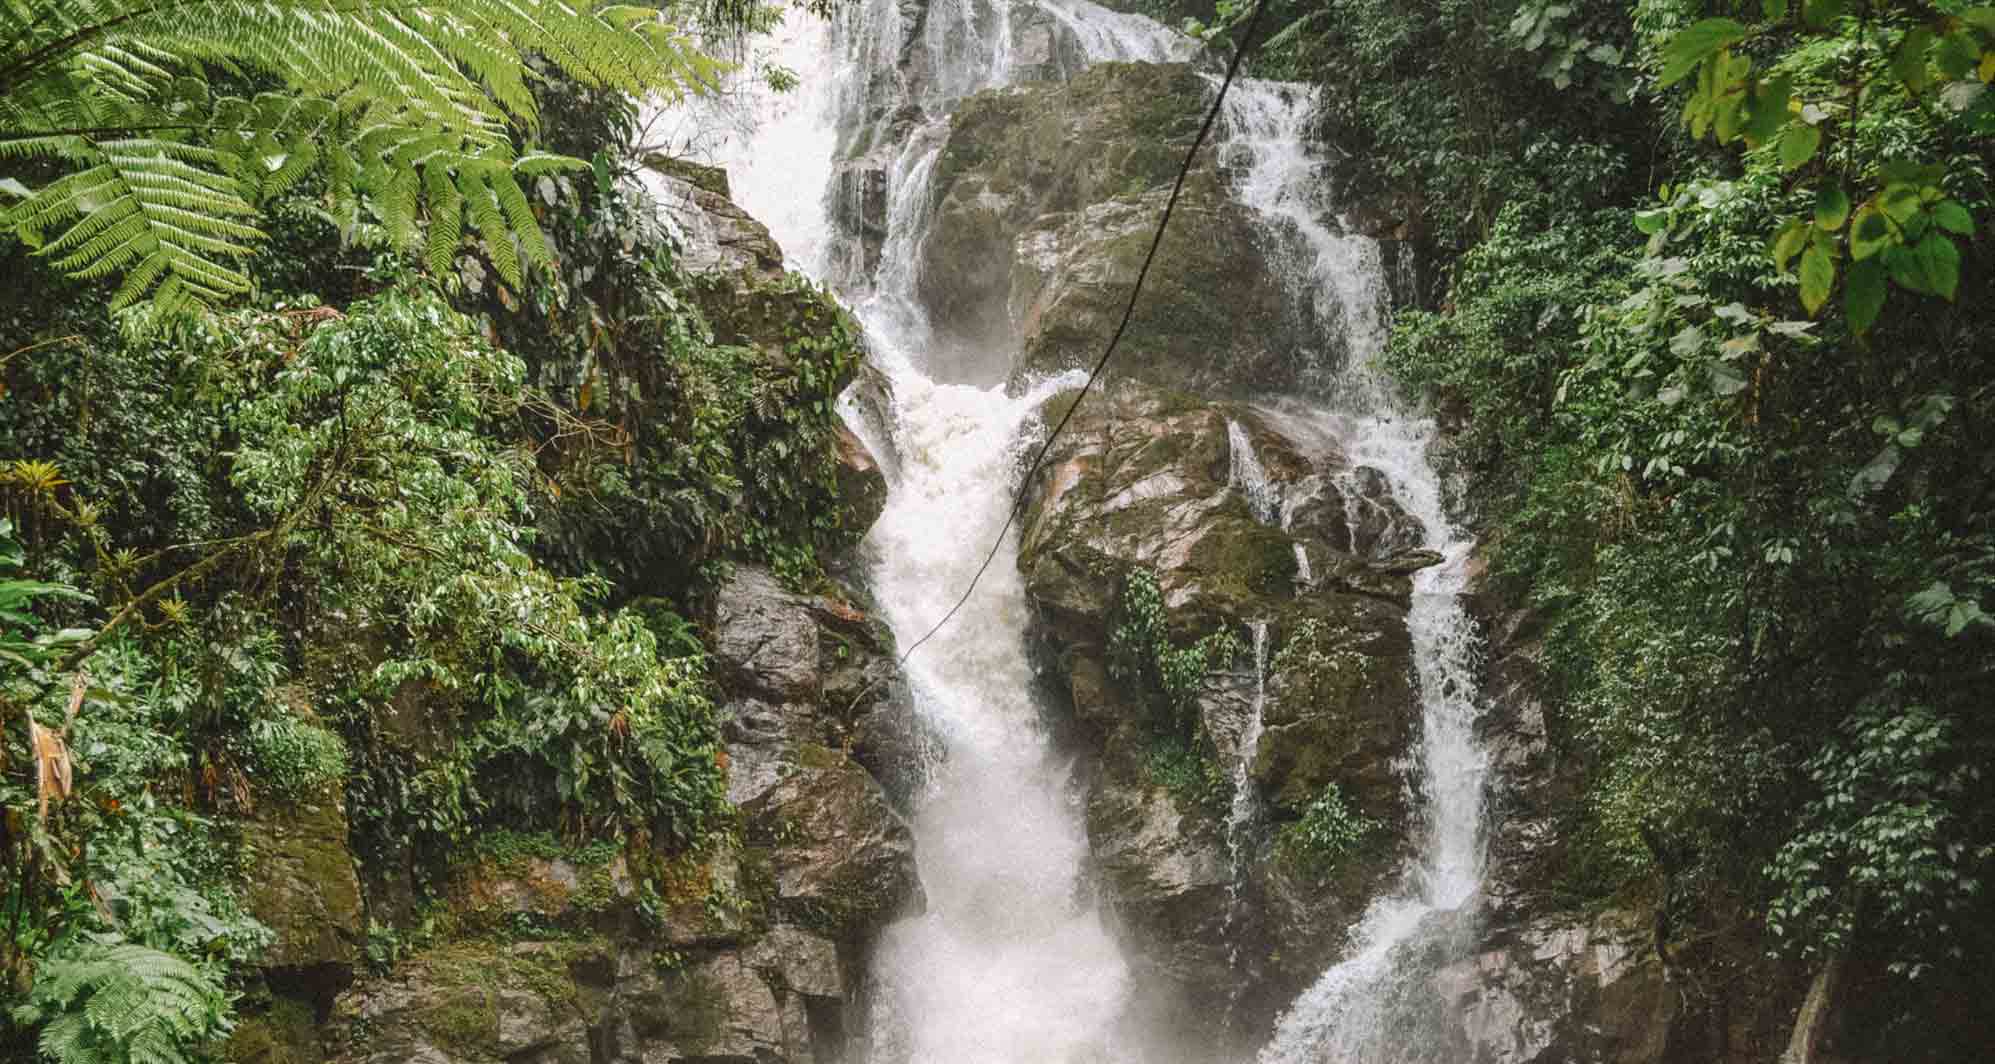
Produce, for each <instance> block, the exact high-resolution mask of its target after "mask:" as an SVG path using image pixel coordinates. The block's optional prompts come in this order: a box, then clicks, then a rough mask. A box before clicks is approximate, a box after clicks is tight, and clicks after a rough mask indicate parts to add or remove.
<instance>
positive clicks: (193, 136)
mask: <svg viewBox="0 0 1995 1064" xmlns="http://www.w3.org/2000/svg"><path fill="white" fill-rule="evenodd" d="M527 53H539V54H541V55H544V56H546V57H547V58H548V59H550V60H551V61H552V62H554V63H556V64H557V65H559V66H560V67H561V68H562V69H563V71H564V72H565V73H566V74H567V75H568V76H569V77H571V78H574V79H576V80H578V81H581V82H583V83H585V84H588V85H591V86H596V87H602V88H608V89H614V90H618V91H625V92H631V93H650V92H665V93H673V92H680V91H685V90H687V89H694V88H697V87H699V86H701V85H704V84H706V83H709V82H710V81H711V80H712V76H713V74H714V73H715V69H714V64H713V62H712V61H711V60H708V59H706V58H705V57H704V56H702V55H701V54H700V53H699V52H698V51H697V49H696V48H695V47H694V46H693V44H692V43H691V41H690V40H689V39H688V38H687V37H685V36H684V35H683V34H681V33H679V32H678V31H676V30H675V29H673V28H672V27H670V26H669V25H667V24H666V23H665V22H664V21H662V19H661V17H660V16H659V13H658V10H657V9H656V8H647V7H640V6H635V5H609V6H601V7H598V6H594V5H592V4H591V3H589V2H588V0H0V163H4V162H6V161H7V160H10V159H13V160H21V159H42V160H52V161H54V162H56V163H58V164H59V165H60V166H61V167H62V168H63V170H64V171H65V172H64V173H63V174H62V175H61V176H59V177H57V178H55V179H54V180H51V181H49V182H47V183H46V184H43V185H42V186H41V187H39V188H36V189H33V190H28V191H27V194H26V195H25V196H21V197H19V199H18V201H17V202H15V203H13V204H11V205H10V206H8V207H7V208H6V209H5V210H4V213H0V223H4V224H6V225H7V226H9V227H11V228H12V229H14V230H15V231H16V232H17V233H18V234H20V235H21V236H22V237H23V238H24V239H25V240H27V241H28V242H29V243H30V244H32V245H34V246H35V247H36V248H37V250H38V253H39V254H41V255H42V256H44V257H45V258H46V259H48V260H49V261H50V263H51V265H52V266H53V267H54V268H56V269H58V270H62V271H64V272H67V273H70V274H73V275H76V276H81V277H101V276H107V275H113V274H121V275H123V276H124V277H125V284H124V286H123V288H122V289H121V290H120V292H119V295H118V299H119V302H120V303H123V302H129V301H130V300H132V299H136V298H141V297H144V296H146V295H148V294H150V295H151V296H152V297H153V298H155V299H159V300H162V301H178V300H182V299H186V300H193V301H200V302H208V301H213V300H217V299H221V298H225V297H227V296H229V295H232V294H235V293H238V292H241V291H243V290H245V289H246V288H247V287H248V279H247V278H246V277H245V276H244V275H243V274H242V273H241V272H240V270H239V269H238V268H237V267H236V266H235V262H236V260H238V259H240V258H241V257H242V256H243V255H244V253H245V252H246V251H247V250H248V248H249V245H250V244H251V243H252V242H253V241H254V240H256V238H257V237H258V235H259V234H258V233H257V231H256V229H255V228H254V227H253V225H252V224H251V223H252V221H253V216H254V214H255V208H254V204H255V203H256V202H259V201H262V200H264V199H267V198H269V197H271V196H275V195H278V194H281V193H282V192H283V191H285V190H286V189H288V188H290V187H292V186H293V185H294V184H295V183H296V182H297V181H298V180H299V179H300V178H302V177H304V176H305V175H307V174H309V173H312V172H314V171H322V172H324V173H326V174H327V175H328V177H329V181H328V185H329V187H330V189H331V195H332V200H333V202H332V208H333V213H334V216H335V217H345V218H349V219H352V220H354V221H358V219H359V218H360V216H361V213H362V211H363V210H365V211H366V212H367V213H370V214H371V215H372V216H373V217H374V219H375V220H377V221H378V222H379V224H380V227H381V229H382V231H383V232H385V233H386V234H388V236H389V238H390V239H392V240H393V241H395V242H396V243H397V244H399V245H401V246H404V247H408V248H411V249H413V248H417V247H420V246H422V245H423V244H424V236H423V227H422V225H421V220H422V218H423V216H424V215H425V214H427V216H428V218H429V220H430V227H429V236H428V240H427V248H426V255H425V258H426V259H427V261H428V262H429V263H430V264H431V265H432V266H433V267H442V266H447V265H448V263H449V259H450V256H451V253H452V251H453V249H454V248H455V246H456V242H457V239H458V237H459V235H460V234H461V232H462V227H463V221H462V219H463V218H465V217H468V219H469V220H470V223H471V224H472V226H473V227H475V228H477V229H478V230H480V231H482V232H483V233H484V234H485V236H486V239H487V241H488V243H489V244H490V245H491V247H492V251H493V256H492V257H493V261H494V264H495V265H496V266H498V268H499V270H500V272H501V274H502V275H503V276H505V277H506V278H507V279H508V280H509V281H512V282H513V283H518V281H519V274H520V269H521V263H522V260H523V261H525V262H541V261H545V259H546V257H547V254H548V251H547V245H546V241H545V239H544V237H542V235H541V233H540V231H539V228H538V226H537V225H536V224H535V222H534V220H533V213H532V211H531V209H530V207H529V204H528V201H527V198H526V196H525V195H524V193H523V192H522V190H521V188H520V186H519V182H518V178H519V177H520V176H530V175H531V174H534V173H540V172H544V171H545V170H546V169H548V168H553V167H558V166H563V165H576V164H575V163H574V162H573V161H572V160H565V159H559V158H556V157H551V156H528V157H527V158H523V159H522V158H515V148H514V145H513V141H512V137H511V134H510V130H511V129H512V128H513V127H515V126H518V127H523V128H527V129H531V128H532V127H533V125H534V124H535V122H536V117H537V116H536V114H535V110H534V103H533V96H532V93H531V87H530V84H529V80H528V79H529V73H528V68H527V66H526V64H525V62H524V56H525V55H526V54H527ZM210 72H216V73H228V74H232V75H237V76H239V77H246V78H248V79H251V80H258V81H264V82H266V83H267V82H276V83H278V84H281V86H282V89H281V90H280V91H274V92H268V93H262V94H258V95H255V96H250V97H235V96H224V95H215V94H213V93H212V91H211V87H210V83H209V81H208V75H209V73H210ZM16 191H17V193H18V192H20V191H21V189H20V188H18V187H17V188H16ZM460 212H461V214H460ZM446 213H448V214H450V215H451V217H450V218H448V219H447V220H446V219H444V218H443V217H441V215H443V214H446Z"/></svg>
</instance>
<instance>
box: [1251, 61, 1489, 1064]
mask: <svg viewBox="0 0 1995 1064" xmlns="http://www.w3.org/2000/svg"><path fill="white" fill-rule="evenodd" d="M1314 106H1315V100H1314V98H1313V95H1312V94H1310V93H1308V92H1304V91H1300V90H1297V89H1295V88H1293V87H1290V86H1282V85H1277V84H1272V83H1268V82H1257V81H1248V82H1244V83H1241V84H1238V85H1236V86H1235V88H1234V90H1233V92H1232V93H1231V94H1229V96H1228V99H1227V106H1226V114H1227V119H1228V122H1229V125H1230V127H1231V129H1230V132H1229V139H1228V143H1227V148H1226V150H1227V151H1228V153H1229V156H1230V157H1231V158H1232V160H1233V161H1234V162H1235V165H1237V166H1239V167H1241V169H1242V170H1243V171H1244V173H1243V175H1242V177H1241V178H1240V180H1239V183H1238V185H1237V189H1238V194H1239V196H1240V198H1241V200H1242V202H1244V203H1246V204H1247V205H1248V206H1251V207H1254V208H1255V209H1257V210H1259V211H1260V212H1262V214H1263V215H1264V216H1266V217H1269V218H1270V219H1271V220H1273V221H1274V223H1275V224H1276V225H1277V226H1278V227H1280V228H1281V229H1284V230H1287V231H1288V232H1291V233H1293V234H1294V235H1295V236H1296V237H1297V238H1299V241H1300V250H1301V252H1302V253H1301V254H1299V255H1298V256H1297V257H1296V261H1294V262H1293V263H1292V264H1291V270H1292V272H1291V280H1292V281H1294V282H1295V283H1297V284H1299V285H1300V286H1301V287H1302V288H1303V290H1305V291H1308V292H1311V293H1313V296H1314V309H1315V311H1316V314H1317V316H1318V320H1319V321H1320V322H1322V323H1324V324H1325V325H1330V324H1332V323H1335V324H1336V325H1338V326H1340V327H1341V329H1342V333H1343V337H1344V339H1345V345H1346V346H1345V352H1346V353H1345V359H1346V361H1345V364H1344V366H1343V367H1342V368H1341V370H1340V371H1339V372H1337V373H1336V376H1335V378H1334V392H1335V395H1336V400H1337V405H1338V406H1339V407H1341V408H1343V409H1342V411H1340V412H1336V413H1329V412H1322V411H1296V412H1294V416H1297V417H1301V418H1306V419H1308V420H1311V421H1314V422H1315V423H1316V426H1317V427H1318V428H1320V430H1322V431H1324V432H1326V433H1327V434H1329V435H1330V436H1331V437H1333V438H1334V439H1335V440H1337V441H1338V442H1339V443H1340V444H1341V445H1342V448H1343V450H1344V453H1345V455H1346V457H1347V458H1348V460H1349V464H1350V465H1351V467H1353V468H1357V467H1361V466H1369V467H1371V468H1373V469H1376V470H1378V471H1380V472H1381V473H1383V474H1384V475H1385V478H1386V481H1387V483H1388V484H1389V485H1390V488H1391V491H1392V494H1393V497H1394V499H1395V500H1396V501H1397V502H1398V503H1399V504H1400V506H1401V507H1402V508H1403V509H1404V510H1405V511H1406V512H1407V514H1408V515H1410V516H1411V517H1413V518H1415V519H1416V520H1417V521H1419V523H1420V526H1421V529H1422V537H1421V546H1423V547H1425V548H1427V549H1429V550H1433V551H1436V552H1438V553H1440V555H1441V556H1442V558H1443V562H1442V564H1440V565H1437V566H1434V567H1431V568H1428V569H1424V570H1421V571H1420V572H1419V573H1417V574H1415V576H1414V579H1413V601H1412V608H1411V610H1410V612H1409V614H1408V617H1407V627H1408V630H1409V634H1410V635H1411V637H1412V642H1413V660H1414V671H1415V673H1416V679H1417V682H1418V690H1419V694H1420V703H1421V725H1422V737H1421V748H1420V764H1419V778H1420V787H1421V798H1422V802H1421V806H1422V820H1423V831H1424V834H1425V838H1424V839H1423V840H1422V845H1421V846H1420V850H1419V853H1420V857H1419V861H1418V863H1417V865H1416V866H1415V867H1414V868H1412V869H1411V870H1409V874H1408V876H1407V880H1406V883H1405V885H1404V887H1403V888H1402V889H1401V890H1399V891H1397V892H1395V893H1394V894H1393V895H1391V896H1388V897H1385V898H1381V899H1379V900H1378V901H1376V902H1375V903H1374V904H1373V905H1372V906H1371V908H1370V909H1369V910H1368V911H1367V912H1366V914H1365V916H1364V918H1363V919H1362V920H1360V922H1359V924H1358V926H1357V927H1356V928H1354V929H1353V932H1352V940H1353V949H1354V953H1353V955H1352V956H1351V957H1350V958H1349V959H1347V960H1345V961H1344V962H1343V963H1341V964H1338V965H1337V966H1335V967H1333V968H1332V969H1330V970H1329V971H1328V972H1325V973H1324V974H1323V976H1322V977H1321V978H1320V979H1319V980H1318V981H1317V982H1316V984H1315V985H1314V986H1312V987H1311V988H1310V989H1309V990H1308V991H1307V992H1305V993H1304V994H1303V995H1302V997H1301V998H1299V999H1298V1000H1297V1001H1296V1002H1295V1003H1294V1004H1293V1005H1292V1006H1290V1008H1289V1010H1288V1011H1287V1013H1286V1014H1284V1015H1283V1017H1282V1018H1281V1020H1280V1022H1279V1023H1278V1024H1277V1026H1276V1030H1275V1036H1274V1038H1273V1040H1272V1041H1271V1042H1270V1043H1269V1044H1268V1045H1267V1046H1266V1047H1265V1048H1264V1049H1263V1050H1262V1051H1261V1054H1260V1062H1261V1064H1318V1062H1323V1061H1335V1062H1367V1064H1370V1062H1380V1064H1383V1062H1389V1061H1396V1060H1414V1059H1424V1058H1425V1053H1426V1051H1427V1049H1428V1047H1426V1046H1423V1045H1418V1044H1410V1043H1409V1042H1408V1041H1407V1039H1408V1035H1409V1032H1408V1031H1407V1030H1405V1029H1404V1027H1403V1026H1402V1025H1396V1024H1395V1023H1394V1022H1393V1021H1394V1019H1395V1017H1394V1015H1393V1014H1392V1010H1393V1009H1394V1008H1395V1007H1397V1003H1398V1002H1402V1001H1404V1000H1405V999H1406V998H1407V997H1408V996H1409V994H1408V990H1407V986H1408V984H1409V983H1417V982H1418V981H1419V980H1422V979H1423V978H1424V977H1425V976H1426V975H1427V973H1426V972H1425V971H1423V970H1420V969H1419V968H1418V967H1417V964H1416V965H1415V966H1413V967H1407V961H1406V958H1405V957H1404V955H1403V951H1400V947H1402V946H1403V945H1405V944H1407V943H1408V942H1409V941H1410V940H1411V939H1412V937H1413V936H1414V934H1415V932H1416V931H1417V930H1419V928H1420V926H1421V924H1422V923H1423V921H1424V920H1425V919H1426V918H1427V917H1429V916H1430V915H1432V914H1435V913H1439V912H1446V911H1451V910H1456V909H1459V908H1462V907H1464V906H1466V905H1469V904H1470V903H1471V902H1472V900H1473V898H1474V896H1475V893H1476V888H1477V886H1478V885H1479V884H1480V882H1481V879H1482V808H1483V790H1484V784H1485V780H1486V777H1487V776H1488V771H1489V765H1488V757H1487V755H1486V754H1485V753H1484V752H1483V751H1482V749H1481V747H1480V746H1479V745H1478V744H1477V742H1476V740H1475V719H1476V715H1477V707H1476V704H1475V700H1474V695H1475V675H1476V663H1477V654H1478V648H1479V644H1478V641H1477V635H1476V632H1475V628H1474V625H1473V623H1472V622H1471V621H1470V620H1469V618H1468V615H1467V613H1466V611H1465V610H1464V608H1463V604H1462V592H1463V590H1464V588H1465V585H1466V582H1467V568H1466V562H1467V560H1468V554H1469V552H1470V550H1471V549H1472V548H1473V546H1474V543H1473V541H1472V540H1470V539H1469V538H1468V537H1467V536H1465V535H1463V534H1462V533H1461V532H1460V531H1459V530H1457V529H1456V528H1455V527H1454V525H1453V523H1452V522H1451V521H1450V520H1449V518H1448V514H1447V510H1446V507H1445V505H1444V503H1443V494H1442V488H1441V482H1440V477H1439V476H1438V474H1436V473H1435V471H1434V468H1433V466H1432V465H1430V464H1429V462H1428V460H1427V448H1428V446H1429V445H1430V444H1431V443H1432V442H1433V439H1434V436H1435V426H1434V424H1433V422H1432V421H1431V420H1430V419H1427V418H1422V417H1415V416H1412V415H1411V414H1410V413H1408V412H1406V411H1403V410H1400V409H1398V407H1397V404H1396V403H1395V402H1394V400H1393V397H1392V394H1391V390H1390V388H1389V387H1388V386H1387V385H1386V384H1385V383H1384V382H1383V381H1382V380H1380V379H1379V378H1378V376H1377V375H1376V374H1377V370H1376V368H1375V367H1374V366H1373V365H1372V360H1373V359H1374V358H1375V356H1376V355H1377V353H1378V351H1379V348H1380V344H1381V341H1382V337H1383V327H1384V321H1383V317H1382V308H1383V306H1384V295H1383V293H1382V285H1381V278H1380V269H1379V256H1378V251H1377V247H1376V245H1374V244H1373V243H1372V242H1371V241H1369V240H1366V239H1364V238H1362V237H1355V236H1347V235H1344V234H1342V233H1340V232H1338V231H1337V230H1336V229H1334V228H1332V227H1331V226H1330V225H1328V224H1326V223H1325V222H1324V221H1323V217H1324V212H1323V211H1322V209H1321V206H1320V205H1316V204H1312V203H1311V201H1310V196H1311V195H1312V194H1314V193H1315V192H1316V191H1317V190H1319V189H1321V188H1322V187H1323V182H1322V180H1321V173H1322V168H1323V164H1322V162H1321V160H1320V159H1319V158H1317V157H1316V156H1315V155H1314V153H1312V152H1311V151H1310V149H1309V145H1308V142H1307V140H1306V139H1305V138H1304V136H1303V131H1305V130H1306V129H1307V128H1308V126H1309V120H1310V111H1311V110H1312V109H1313V108H1314ZM1355 494H1356V493H1355V492H1352V491H1348V490H1347V491H1346V492H1345V495H1346V497H1347V498H1351V497H1353V496H1355ZM1354 527H1355V526H1354ZM1410 996H1411V997H1413V998H1415V999H1418V998H1419V997H1420V996H1421V995H1420V993H1419V988H1418V987H1417V986H1415V988H1414V990H1413V992H1412V994H1411V995H1410ZM1416 1038H1417V1036H1416Z"/></svg>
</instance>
